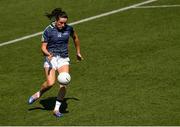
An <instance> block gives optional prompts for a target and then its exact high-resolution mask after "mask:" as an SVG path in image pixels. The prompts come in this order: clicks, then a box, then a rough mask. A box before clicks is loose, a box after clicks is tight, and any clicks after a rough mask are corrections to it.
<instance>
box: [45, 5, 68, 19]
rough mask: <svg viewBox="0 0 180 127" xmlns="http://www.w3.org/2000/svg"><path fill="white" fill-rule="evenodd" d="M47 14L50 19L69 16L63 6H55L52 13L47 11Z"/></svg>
mask: <svg viewBox="0 0 180 127" xmlns="http://www.w3.org/2000/svg"><path fill="white" fill-rule="evenodd" d="M45 16H46V17H47V18H48V19H50V20H53V21H55V20H59V18H68V16H67V14H66V12H65V11H62V9H61V8H55V9H54V10H52V12H51V13H46V14H45Z"/></svg>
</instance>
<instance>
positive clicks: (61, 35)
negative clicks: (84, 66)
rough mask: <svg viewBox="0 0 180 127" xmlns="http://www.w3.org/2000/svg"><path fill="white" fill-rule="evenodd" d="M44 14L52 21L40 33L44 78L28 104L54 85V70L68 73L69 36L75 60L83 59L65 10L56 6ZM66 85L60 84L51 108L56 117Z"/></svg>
mask: <svg viewBox="0 0 180 127" xmlns="http://www.w3.org/2000/svg"><path fill="white" fill-rule="evenodd" d="M46 16H47V17H48V18H49V19H50V20H51V21H53V22H52V23H51V24H50V25H49V26H47V27H46V29H45V30H44V32H43V34H42V44H41V50H42V52H43V54H44V57H45V62H44V70H45V75H46V80H45V82H44V83H43V84H42V85H41V88H40V90H39V91H38V92H36V93H35V94H33V95H32V96H31V97H30V98H29V100H28V103H29V104H32V103H33V102H35V101H36V100H37V99H39V98H40V97H41V96H42V95H43V93H44V92H46V91H47V90H49V89H50V88H51V87H52V86H53V85H54V83H55V80H56V74H55V72H56V71H57V72H58V73H61V72H67V73H69V61H70V59H69V57H68V41H69V37H70V36H71V37H72V39H73V41H74V44H75V48H76V56H77V60H79V61H81V60H82V59H83V57H82V56H81V53H80V42H79V39H78V35H77V33H76V32H75V31H74V29H73V27H71V26H69V25H67V20H68V16H67V14H66V12H64V11H62V10H61V9H60V8H56V9H54V10H53V11H52V12H51V13H50V14H46ZM66 87H67V85H65V84H60V89H59V92H58V95H57V100H56V104H55V107H54V110H53V114H54V115H55V116H56V117H61V116H62V113H60V111H59V108H60V106H61V103H62V101H63V99H64V97H65V94H66Z"/></svg>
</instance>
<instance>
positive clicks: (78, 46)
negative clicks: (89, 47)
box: [71, 31, 83, 61]
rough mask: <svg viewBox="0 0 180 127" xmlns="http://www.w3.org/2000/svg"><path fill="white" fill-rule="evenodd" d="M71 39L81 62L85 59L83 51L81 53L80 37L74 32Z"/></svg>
mask: <svg viewBox="0 0 180 127" xmlns="http://www.w3.org/2000/svg"><path fill="white" fill-rule="evenodd" d="M71 37H72V38H73V41H74V45H75V48H76V56H77V60H79V61H81V60H83V57H82V55H81V51H80V41H79V38H78V35H77V33H76V32H75V31H73V33H72V35H71Z"/></svg>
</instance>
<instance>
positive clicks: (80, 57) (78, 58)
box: [76, 53, 84, 61]
mask: <svg viewBox="0 0 180 127" xmlns="http://www.w3.org/2000/svg"><path fill="white" fill-rule="evenodd" d="M76 57H77V60H78V61H81V60H84V58H83V57H82V56H81V54H80V53H78V54H77V55H76Z"/></svg>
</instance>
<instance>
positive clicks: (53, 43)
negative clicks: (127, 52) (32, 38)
mask: <svg viewBox="0 0 180 127" xmlns="http://www.w3.org/2000/svg"><path fill="white" fill-rule="evenodd" d="M73 32H74V30H73V28H72V27H71V26H69V25H65V27H64V28H63V29H61V30H59V29H58V28H57V27H56V26H55V24H54V23H52V24H50V25H49V26H48V27H46V29H45V30H44V32H43V34H42V42H43V43H47V50H48V51H49V52H51V53H53V54H54V55H60V56H61V57H68V42H69V37H70V36H72V35H73Z"/></svg>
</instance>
